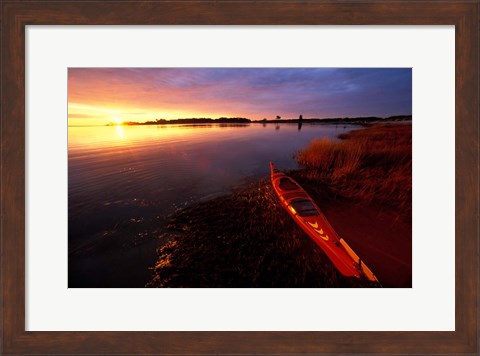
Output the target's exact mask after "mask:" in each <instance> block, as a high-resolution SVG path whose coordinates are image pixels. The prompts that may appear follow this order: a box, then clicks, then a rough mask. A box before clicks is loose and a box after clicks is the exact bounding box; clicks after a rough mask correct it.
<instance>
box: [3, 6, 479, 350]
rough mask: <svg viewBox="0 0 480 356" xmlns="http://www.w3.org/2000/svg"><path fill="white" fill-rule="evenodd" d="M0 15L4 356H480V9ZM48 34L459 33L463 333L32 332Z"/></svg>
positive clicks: (175, 9) (147, 9) (25, 10)
mask: <svg viewBox="0 0 480 356" xmlns="http://www.w3.org/2000/svg"><path fill="white" fill-rule="evenodd" d="M1 10H2V17H1V21H2V23H1V24H2V28H1V39H2V44H1V50H2V54H1V60H2V66H1V70H2V72H1V74H2V77H1V115H2V116H1V144H2V145H1V165H2V170H1V219H2V224H1V256H2V260H1V302H2V304H1V313H2V317H3V318H2V321H1V336H2V342H3V343H2V349H1V353H3V354H33V353H35V354H105V353H106V354H119V353H122V354H132V353H142V354H245V353H259V354H299V353H329V354H331V353H335V354H337V353H340V354H349V353H363V354H365V353H372V354H373V353H377V354H470V355H471V354H478V353H479V343H478V335H479V334H478V320H479V318H478V316H479V314H478V302H479V297H478V291H479V290H478V286H479V283H478V277H479V264H478V261H479V260H478V247H479V244H478V231H479V215H478V213H479V208H478V203H479V195H478V193H479V190H478V181H479V173H478V166H479V156H478V154H479V151H478V143H479V141H478V132H479V131H478V129H479V128H478V119H479V115H478V113H479V94H478V90H479V64H478V59H479V56H478V55H479V53H478V48H479V47H478V46H479V2H478V0H459V1H455V0H451V1H443V0H432V1H409V0H406V1H405V0H404V1H385V0H382V1H375V0H367V1H359V2H351V1H335V0H329V1H301V2H300V1H293V0H286V1H281V2H275V1H253V0H246V1H228V2H222V1H211V0H207V1H202V2H200V1H181V0H174V1H153V2H146V1H95V0H93V1H77V2H75V1H46V0H38V1H22V2H21V1H15V0H3V1H2V4H1ZM45 24H65V25H69V24H75V25H93V24H118V25H138V24H143V25H154V24H166V25H176V24H198V25H201V24H209V25H210V24H222V25H245V24H257V25H267V24H268V25H298V24H301V25H306V24H308V25H316V24H319V25H320V24H321V25H455V29H456V33H455V40H456V54H455V56H456V57H455V58H456V94H455V95H456V96H455V97H456V108H455V115H456V116H455V130H456V131H455V137H456V150H455V159H456V161H455V162H456V163H455V164H456V183H455V189H456V201H455V203H456V209H455V210H456V216H455V223H456V235H455V248H456V252H455V253H456V259H455V268H456V271H455V277H456V280H455V282H456V287H455V288H456V289H455V292H456V302H455V305H456V319H455V320H456V331H455V332H26V331H25V322H24V320H25V26H26V25H45ZM432 85H433V84H432Z"/></svg>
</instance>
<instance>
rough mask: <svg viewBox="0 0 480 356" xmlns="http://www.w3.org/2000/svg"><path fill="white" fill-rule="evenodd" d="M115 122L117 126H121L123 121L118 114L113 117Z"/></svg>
mask: <svg viewBox="0 0 480 356" xmlns="http://www.w3.org/2000/svg"><path fill="white" fill-rule="evenodd" d="M113 122H114V123H115V124H116V125H117V126H119V125H121V124H122V122H121V121H120V119H119V118H118V116H114V117H113Z"/></svg>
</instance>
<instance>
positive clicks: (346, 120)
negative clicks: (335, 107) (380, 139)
mask: <svg viewBox="0 0 480 356" xmlns="http://www.w3.org/2000/svg"><path fill="white" fill-rule="evenodd" d="M411 120H412V115H396V116H389V117H377V116H366V117H333V118H325V119H320V118H311V119H281V120H280V119H276V120H266V119H263V120H257V121H254V122H256V123H279V122H284V123H298V122H304V123H322V124H367V123H374V122H383V121H411Z"/></svg>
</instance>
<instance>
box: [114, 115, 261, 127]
mask: <svg viewBox="0 0 480 356" xmlns="http://www.w3.org/2000/svg"><path fill="white" fill-rule="evenodd" d="M250 122H252V121H251V120H250V119H246V118H244V117H220V118H218V119H211V118H207V117H200V118H187V119H174V120H166V119H157V120H154V121H145V122H136V121H125V122H122V125H128V126H134V125H172V124H173V125H175V124H176V125H178V124H217V123H218V124H248V123H250ZM115 125H116V124H114V123H109V124H107V126H115Z"/></svg>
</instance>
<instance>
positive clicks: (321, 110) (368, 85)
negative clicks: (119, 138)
mask: <svg viewBox="0 0 480 356" xmlns="http://www.w3.org/2000/svg"><path fill="white" fill-rule="evenodd" d="M411 113H412V71H411V69H410V68H69V69H68V120H69V125H71V126H74V125H75V126H76V125H106V124H107V123H121V122H125V121H137V122H144V121H150V120H155V119H167V120H170V119H178V118H192V117H196V118H199V117H209V118H218V117H246V118H249V119H251V120H261V119H263V118H267V119H275V117H276V116H277V115H279V116H281V117H282V118H298V116H299V115H300V114H301V115H303V117H304V118H327V117H359V116H379V117H388V116H393V115H411Z"/></svg>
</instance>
